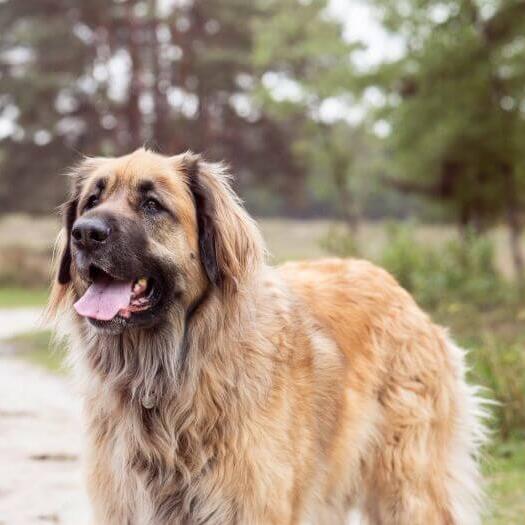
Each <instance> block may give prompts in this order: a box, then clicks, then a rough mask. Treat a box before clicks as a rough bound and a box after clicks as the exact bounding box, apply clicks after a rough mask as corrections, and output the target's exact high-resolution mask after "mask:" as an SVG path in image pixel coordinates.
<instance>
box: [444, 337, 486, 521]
mask: <svg viewBox="0 0 525 525" xmlns="http://www.w3.org/2000/svg"><path fill="white" fill-rule="evenodd" d="M447 346H448V349H449V355H450V357H451V359H452V360H453V362H454V363H453V364H454V368H455V370H456V371H457V373H458V377H457V382H456V385H457V392H456V394H457V397H456V399H457V412H456V414H457V415H456V422H455V430H454V433H453V436H452V441H451V443H450V448H449V460H448V469H447V470H448V472H447V474H448V480H447V483H446V488H447V492H448V497H449V502H450V511H451V514H452V519H453V521H452V523H453V524H454V525H456V524H457V525H478V524H480V523H481V515H482V514H483V512H484V511H485V510H486V498H485V497H484V490H483V479H482V476H481V472H480V462H481V455H482V448H483V445H484V444H485V443H486V442H487V440H488V436H489V432H488V429H487V426H486V422H487V421H488V419H489V416H490V412H489V409H488V408H489V406H490V405H493V404H495V403H494V402H492V401H490V400H489V399H488V398H485V397H484V396H483V395H482V393H483V392H482V389H481V388H480V387H478V386H473V385H469V384H468V383H467V381H466V378H465V376H466V373H467V367H466V365H465V351H464V350H462V349H461V348H459V347H458V346H457V345H456V344H455V343H454V342H453V341H452V340H451V339H450V338H449V339H448V341H447Z"/></svg>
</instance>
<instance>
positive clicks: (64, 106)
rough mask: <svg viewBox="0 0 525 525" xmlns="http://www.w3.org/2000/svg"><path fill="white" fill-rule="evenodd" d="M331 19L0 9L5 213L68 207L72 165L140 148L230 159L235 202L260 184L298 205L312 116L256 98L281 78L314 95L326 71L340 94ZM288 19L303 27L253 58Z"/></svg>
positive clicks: (293, 0)
mask: <svg viewBox="0 0 525 525" xmlns="http://www.w3.org/2000/svg"><path fill="white" fill-rule="evenodd" d="M325 7H326V3H325V2H319V1H318V0H316V1H313V2H310V3H304V2H299V0H286V2H282V3H280V2H275V1H271V2H268V1H267V0H255V1H254V2H246V1H245V0H227V1H224V0H192V1H187V2H169V3H166V2H161V1H160V0H109V1H102V0H93V1H90V2H82V1H80V0H42V1H40V2H36V3H35V2H31V1H29V0H6V1H4V2H1V3H0V35H1V36H0V80H1V82H2V95H1V96H0V112H1V113H3V114H4V115H7V116H8V118H9V120H11V121H12V122H14V130H13V132H12V133H10V134H9V135H8V136H7V137H6V138H5V140H3V142H2V144H1V147H0V148H1V150H0V170H1V173H2V181H3V182H2V184H0V206H2V211H9V210H13V209H14V207H15V206H16V207H17V208H18V209H26V210H30V211H38V212H47V211H49V209H50V208H52V207H53V206H55V205H56V204H58V202H60V200H61V199H63V197H64V191H65V184H63V183H62V181H61V180H60V179H59V178H58V173H59V172H60V171H62V170H63V169H64V167H65V166H67V165H68V164H70V163H71V162H72V161H73V160H75V159H76V158H78V157H79V156H80V154H88V155H95V154H108V155H113V154H122V153H125V152H128V151H130V150H132V149H134V148H136V147H138V146H140V145H142V144H147V145H149V146H151V147H154V148H157V149H159V150H161V151H163V152H165V153H174V152H178V151H182V150H184V149H187V148H192V149H194V150H197V151H203V152H204V153H205V155H206V156H208V157H209V158H211V159H212V160H221V159H226V160H227V161H228V162H229V163H230V164H231V165H232V167H233V169H234V170H235V172H236V173H237V174H238V179H237V185H238V189H240V190H241V193H242V192H245V191H246V190H247V189H248V188H250V189H251V188H253V187H263V186H264V187H265V188H273V189H274V191H275V192H278V193H280V194H281V195H284V196H285V197H286V199H287V201H288V203H292V202H293V201H294V198H295V196H296V195H297V194H298V193H299V192H298V191H297V188H298V187H301V186H302V185H303V184H304V180H305V177H306V173H305V169H304V166H303V165H302V163H301V161H300V159H298V158H297V156H296V155H295V153H294V150H293V143H294V140H295V139H296V138H297V137H298V136H300V134H301V133H302V132H303V126H296V122H297V121H298V120H300V121H301V123H305V122H307V121H309V120H310V119H311V118H312V115H311V114H310V107H309V106H308V105H304V104H303V105H301V106H300V107H298V108H297V112H296V113H295V114H291V113H289V114H288V115H286V116H285V117H284V118H283V115H282V114H280V113H279V112H277V113H275V112H273V111H272V109H271V108H270V107H269V106H268V105H266V104H263V103H261V101H260V99H259V98H258V86H260V85H261V81H262V79H263V78H264V77H265V75H266V74H267V73H269V72H270V73H271V72H275V71H284V70H287V71H293V72H294V76H295V78H299V77H301V79H302V82H303V89H305V88H306V85H307V83H309V87H308V89H309V90H310V91H312V92H313V87H314V82H318V81H319V79H320V78H321V73H324V75H326V76H327V78H331V79H332V80H331V81H332V83H335V82H336V79H335V78H333V77H334V75H333V74H332V73H331V71H332V69H333V71H334V72H335V71H339V70H338V69H336V68H334V66H335V65H336V63H337V62H338V60H339V59H340V58H341V57H342V50H344V49H345V48H344V44H343V43H342V39H341V35H340V31H339V29H338V26H337V24H334V23H332V22H329V21H326V20H325V19H324V9H325ZM292 12H300V13H301V17H302V20H303V21H304V22H305V23H307V24H308V25H309V27H308V28H307V29H306V30H305V28H300V27H299V26H296V27H295V28H292V31H291V32H290V31H288V29H289V28H288V29H287V28H286V27H285V26H283V27H279V28H278V33H279V38H281V36H282V40H275V41H274V44H277V46H276V47H275V46H274V47H272V52H271V53H270V55H268V56H266V57H264V59H262V60H257V57H259V58H260V52H261V49H262V48H261V45H260V43H261V41H263V40H264V39H265V38H266V36H267V34H268V33H267V30H268V28H269V27H270V26H269V24H272V23H274V22H275V21H277V20H280V21H281V22H284V21H285V20H286V18H289V17H290V14H291V13H292ZM281 31H282V35H281ZM290 39H291V40H290ZM290 44H293V45H292V47H289V45H290ZM281 45H282V46H284V47H282V48H281V49H279V48H280V47H281ZM293 49H295V52H292V50H293ZM318 68H321V69H319V73H318V75H317V77H316V76H315V72H316V70H317V69H318ZM303 79H304V81H303ZM319 85H321V83H320V84H319ZM316 89H319V88H316ZM298 112H302V114H300V115H299V114H298ZM6 181H7V183H6ZM13 192H15V193H16V196H15V195H13Z"/></svg>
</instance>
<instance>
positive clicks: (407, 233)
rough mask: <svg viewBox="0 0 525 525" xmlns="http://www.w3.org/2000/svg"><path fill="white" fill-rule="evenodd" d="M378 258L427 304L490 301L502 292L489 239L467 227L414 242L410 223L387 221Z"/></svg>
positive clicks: (503, 286) (504, 288)
mask: <svg viewBox="0 0 525 525" xmlns="http://www.w3.org/2000/svg"><path fill="white" fill-rule="evenodd" d="M388 234H389V235H388V239H389V241H388V244H387V246H386V248H385V250H384V252H383V255H382V257H381V258H380V261H379V263H380V264H381V265H382V266H383V267H385V268H386V269H387V270H389V271H390V272H391V273H392V274H393V275H394V276H395V277H396V278H397V279H398V280H399V282H400V284H401V285H402V286H403V287H405V288H406V289H407V290H409V291H410V292H411V293H413V294H414V296H415V297H416V300H417V301H419V302H420V303H421V304H422V305H424V306H425V307H427V308H432V309H438V308H440V307H442V306H447V305H448V304H450V303H452V302H460V303H468V304H476V305H478V306H481V307H484V306H490V305H492V304H494V302H496V301H499V300H501V299H502V298H503V296H504V295H506V293H507V292H508V284H507V283H505V282H504V280H503V279H502V278H501V276H500V275H499V273H498V271H497V270H496V266H495V264H494V250H493V247H492V244H491V242H490V240H489V239H487V238H484V237H479V236H475V235H473V234H471V233H469V234H467V235H465V237H464V238H462V239H454V240H450V241H447V242H445V243H444V244H443V245H441V246H432V245H426V244H421V243H418V242H416V241H415V240H414V239H415V235H414V231H413V227H406V226H404V227H402V226H397V225H393V226H390V227H389V232H388Z"/></svg>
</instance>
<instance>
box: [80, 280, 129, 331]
mask: <svg viewBox="0 0 525 525" xmlns="http://www.w3.org/2000/svg"><path fill="white" fill-rule="evenodd" d="M132 286H133V283H131V282H125V281H102V282H97V283H93V284H92V285H91V286H90V287H89V288H88V289H87V291H86V293H85V294H84V295H83V296H82V297H81V298H80V299H79V300H78V301H77V302H76V303H75V310H76V311H77V312H78V313H79V314H80V315H83V316H85V317H91V318H92V319H98V320H99V321H109V320H111V319H113V317H115V316H116V315H117V314H118V313H119V311H120V310H122V309H123V308H126V307H127V306H129V301H130V299H131V287H132Z"/></svg>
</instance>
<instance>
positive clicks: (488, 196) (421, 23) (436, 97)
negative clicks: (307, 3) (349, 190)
mask: <svg viewBox="0 0 525 525" xmlns="http://www.w3.org/2000/svg"><path fill="white" fill-rule="evenodd" d="M372 4H374V5H375V6H376V9H377V13H378V16H379V18H380V19H381V21H382V23H383V25H384V26H385V27H386V28H387V29H388V30H390V31H392V32H393V33H395V34H396V35H397V36H398V37H399V38H401V39H403V40H404V41H405V43H406V53H405V54H404V55H403V56H402V57H401V58H400V59H399V60H397V61H395V62H393V63H389V64H384V65H383V66H382V67H380V68H379V70H378V71H377V72H376V74H375V75H371V78H372V79H373V80H371V81H373V82H378V83H379V84H380V85H381V86H383V87H384V89H385V91H386V93H387V95H388V96H387V97H385V98H386V100H387V101H388V102H387V105H386V106H385V107H384V108H383V109H382V110H381V112H380V114H379V115H378V118H379V119H384V120H386V121H387V122H388V123H389V125H390V126H391V133H390V137H389V140H388V146H389V149H390V151H391V152H392V160H393V162H392V163H391V164H390V166H389V167H388V171H389V173H388V177H387V180H388V181H390V183H391V184H393V185H394V186H396V187H397V188H399V189H400V190H402V191H407V192H415V193H417V194H419V195H423V196H425V197H427V198H429V199H434V200H438V201H440V202H441V203H442V204H443V205H444V206H445V207H446V209H447V210H448V214H449V216H450V217H451V218H455V220H456V221H457V222H459V223H461V224H464V225H471V226H474V227H476V228H477V229H478V230H481V229H483V228H485V227H487V226H488V225H490V224H493V223H494V222H495V221H498V220H505V221H506V222H507V223H508V225H509V228H510V229H511V231H512V232H513V236H512V237H511V242H512V250H513V254H514V263H515V267H516V270H517V273H518V275H519V276H522V277H525V273H524V272H525V261H524V258H523V254H522V253H521V249H520V247H519V235H520V232H521V228H522V224H521V217H520V208H521V207H522V206H523V204H524V203H525V170H524V157H523V153H522V149H523V148H522V144H523V141H524V139H525V119H524V118H523V108H524V107H525V92H524V91H523V83H524V82H525V41H524V39H523V34H524V31H525V16H524V15H525V4H524V3H523V2H522V1H521V0H508V1H498V0H496V1H491V2H484V1H480V0H447V1H444V2H439V3H438V4H436V3H435V2H430V1H428V0H424V1H421V0H409V1H406V0H394V1H392V0H373V1H372Z"/></svg>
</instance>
